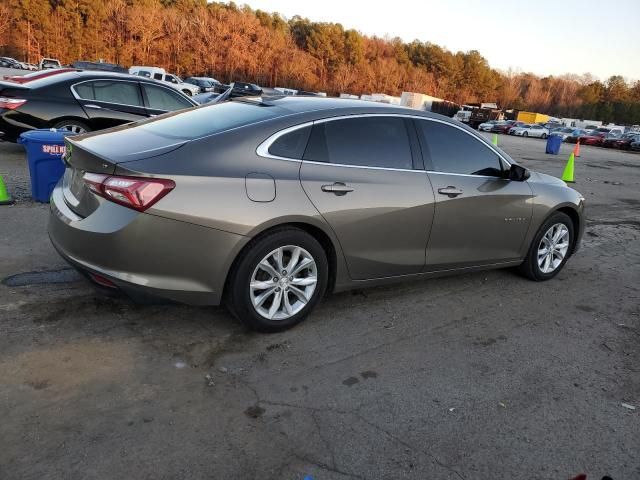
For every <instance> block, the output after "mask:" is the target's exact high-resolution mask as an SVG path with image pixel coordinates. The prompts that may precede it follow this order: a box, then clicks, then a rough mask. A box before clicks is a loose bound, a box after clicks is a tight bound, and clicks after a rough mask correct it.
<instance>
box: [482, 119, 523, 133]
mask: <svg viewBox="0 0 640 480" xmlns="http://www.w3.org/2000/svg"><path fill="white" fill-rule="evenodd" d="M515 123H516V121H515V120H500V121H498V122H496V123H494V124H493V127H491V130H489V131H490V132H493V133H507V132H508V131H509V130H510V129H511V127H513V125H514V124H515Z"/></svg>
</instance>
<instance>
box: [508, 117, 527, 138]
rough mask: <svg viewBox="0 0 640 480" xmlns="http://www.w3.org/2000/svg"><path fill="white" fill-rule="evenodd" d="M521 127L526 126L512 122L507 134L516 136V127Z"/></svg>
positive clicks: (522, 123) (518, 122)
mask: <svg viewBox="0 0 640 480" xmlns="http://www.w3.org/2000/svg"><path fill="white" fill-rule="evenodd" d="M523 125H526V124H525V123H524V122H520V121H518V120H516V121H515V122H513V124H512V125H511V127H510V128H509V130H507V133H508V134H509V135H515V134H516V131H515V129H516V128H518V127H521V126H523Z"/></svg>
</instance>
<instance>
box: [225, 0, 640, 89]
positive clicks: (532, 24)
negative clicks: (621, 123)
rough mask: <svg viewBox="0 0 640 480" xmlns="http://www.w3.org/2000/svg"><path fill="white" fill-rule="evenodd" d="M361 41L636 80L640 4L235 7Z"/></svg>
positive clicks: (587, 0)
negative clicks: (390, 40)
mask: <svg viewBox="0 0 640 480" xmlns="http://www.w3.org/2000/svg"><path fill="white" fill-rule="evenodd" d="M236 3H238V4H243V3H245V4H247V5H249V6H250V7H252V8H254V9H261V10H265V11H268V12H279V13H280V14H282V15H284V16H285V17H286V18H291V17H293V16H294V15H296V14H297V15H300V16H303V17H307V18H309V19H310V20H312V21H317V22H336V23H341V24H342V26H343V27H345V28H346V29H347V28H355V29H356V30H358V31H360V32H362V33H364V34H367V35H377V36H380V37H382V36H385V35H389V36H391V37H395V36H397V37H400V38H402V39H403V40H405V41H411V40H414V39H418V40H421V41H429V42H432V43H436V44H438V45H440V46H443V47H446V48H448V49H449V50H452V51H454V52H455V51H458V50H462V51H468V50H478V51H479V52H480V53H481V54H482V55H483V56H484V57H485V58H486V59H487V60H488V61H489V64H490V65H491V66H492V67H494V68H498V69H501V70H507V69H508V68H513V69H515V70H521V71H524V72H533V73H536V74H538V75H559V74H563V73H576V74H583V73H587V72H589V73H592V74H593V75H595V76H596V77H599V78H600V79H601V80H605V79H607V78H608V77H609V76H611V75H617V74H619V75H622V76H624V77H625V78H627V80H635V79H640V0H524V1H523V0H502V1H497V2H495V1H481V0H477V1H473V0H437V1H433V0H423V1H410V0H386V1H378V0H369V1H349V0H314V1H307V0H296V1H292V0H244V1H243V0H237V1H236Z"/></svg>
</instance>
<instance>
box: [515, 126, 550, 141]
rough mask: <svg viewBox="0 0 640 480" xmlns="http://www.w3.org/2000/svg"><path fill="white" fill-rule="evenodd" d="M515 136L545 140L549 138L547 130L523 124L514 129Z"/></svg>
mask: <svg viewBox="0 0 640 480" xmlns="http://www.w3.org/2000/svg"><path fill="white" fill-rule="evenodd" d="M515 135H517V136H518V137H536V138H547V137H548V136H549V130H547V129H546V128H545V127H543V126H542V125H538V124H535V125H529V124H525V125H522V126H520V127H517V128H516V129H515Z"/></svg>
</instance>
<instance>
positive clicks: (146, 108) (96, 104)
mask: <svg viewBox="0 0 640 480" xmlns="http://www.w3.org/2000/svg"><path fill="white" fill-rule="evenodd" d="M195 105H197V103H195V102H194V101H193V100H191V99H189V98H188V97H186V96H185V95H183V94H182V93H180V92H178V91H177V90H175V89H173V88H170V87H168V86H165V85H163V84H162V83H160V82H156V81H155V80H151V79H148V78H144V77H139V76H135V75H122V74H118V73H111V72H97V71H70V70H64V71H61V72H59V73H58V72H52V73H51V74H49V75H48V76H38V75H34V76H33V77H32V79H30V80H28V81H24V80H20V81H18V80H16V81H11V80H9V81H0V139H2V140H8V141H11V142H15V141H16V140H17V138H18V137H19V136H20V134H21V133H23V132H25V131H27V130H32V129H35V128H67V129H68V130H71V131H73V132H75V133H83V132H89V131H93V130H102V129H104V128H109V127H114V126H116V125H121V124H123V123H129V122H134V121H136V120H141V119H144V118H147V117H151V116H154V115H158V114H161V113H165V112H168V111H173V110H181V109H183V108H189V107H193V106H195Z"/></svg>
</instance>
